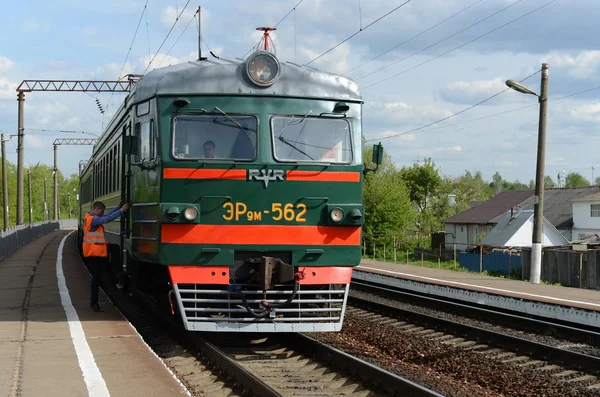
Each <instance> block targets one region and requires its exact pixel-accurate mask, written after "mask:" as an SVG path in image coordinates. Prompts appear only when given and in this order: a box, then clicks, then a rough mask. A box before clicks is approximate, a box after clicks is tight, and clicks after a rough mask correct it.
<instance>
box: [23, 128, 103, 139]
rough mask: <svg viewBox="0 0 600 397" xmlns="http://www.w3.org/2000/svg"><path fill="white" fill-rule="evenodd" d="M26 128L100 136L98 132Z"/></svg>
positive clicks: (28, 129) (38, 129) (37, 129)
mask: <svg viewBox="0 0 600 397" xmlns="http://www.w3.org/2000/svg"><path fill="white" fill-rule="evenodd" d="M25 130H27V131H41V132H61V133H65V134H87V135H93V136H96V137H99V136H100V135H99V134H97V133H93V132H87V131H72V130H46V129H42V128H25Z"/></svg>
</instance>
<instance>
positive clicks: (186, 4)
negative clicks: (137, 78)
mask: <svg viewBox="0 0 600 397" xmlns="http://www.w3.org/2000/svg"><path fill="white" fill-rule="evenodd" d="M190 1H191V0H188V1H187V3H185V6H184V7H183V9H182V10H181V13H179V15H178V16H177V18H175V22H174V23H173V25H172V26H171V29H169V33H167V35H166V36H165V39H164V40H163V42H162V43H161V44H160V47H158V50H156V53H155V54H154V57H152V60H151V61H150V63H148V66H146V69H145V70H144V73H142V74H146V71H148V69H149V68H150V65H152V62H154V60H155V59H156V57H157V56H158V53H159V52H160V49H161V48H162V46H163V45H165V42H166V41H167V39H168V38H169V36H170V35H171V32H173V29H174V28H175V25H177V22H179V18H181V15H183V13H184V12H185V10H186V8H187V6H188V5H189V4H190Z"/></svg>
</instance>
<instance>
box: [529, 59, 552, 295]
mask: <svg viewBox="0 0 600 397" xmlns="http://www.w3.org/2000/svg"><path fill="white" fill-rule="evenodd" d="M541 80H542V81H541V92H540V96H539V97H538V98H539V103H540V121H539V127H538V147H537V166H536V180H535V198H534V205H533V212H534V218H533V239H532V247H531V273H530V282H532V283H534V284H539V282H540V277H541V274H542V241H543V240H542V230H543V224H544V221H543V219H544V166H545V160H546V115H547V110H548V64H547V63H543V64H542V78H541Z"/></svg>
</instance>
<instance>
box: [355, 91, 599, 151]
mask: <svg viewBox="0 0 600 397" xmlns="http://www.w3.org/2000/svg"><path fill="white" fill-rule="evenodd" d="M523 81H524V80H523ZM597 90H600V85H599V86H596V87H592V88H588V89H586V90H583V91H578V92H574V93H572V94H568V95H564V96H561V97H558V98H548V102H556V101H560V100H562V99H565V98H570V97H573V96H577V95H582V94H585V93H588V92H591V91H597ZM537 106H538V104H537V103H534V104H532V105H527V106H521V107H518V108H514V109H509V110H504V111H502V112H498V113H492V114H488V115H487V116H482V117H477V118H474V119H469V120H463V121H460V122H458V123H453V124H446V125H442V126H439V127H435V128H427V129H423V130H420V132H425V131H434V130H441V129H443V128H447V127H454V126H457V125H461V124H466V123H471V122H473V121H481V120H486V119H489V118H492V117H497V116H502V115H505V114H508V113H513V112H517V111H519V110H524V109H529V108H533V107H537ZM438 122H439V121H438ZM425 127H426V126H424V127H423V128H425ZM381 139H383V138H381ZM376 140H378V139H368V140H366V141H365V142H372V141H376Z"/></svg>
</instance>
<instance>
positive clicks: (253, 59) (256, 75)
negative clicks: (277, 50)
mask: <svg viewBox="0 0 600 397" xmlns="http://www.w3.org/2000/svg"><path fill="white" fill-rule="evenodd" d="M246 73H247V74H248V77H250V80H252V81H253V82H254V83H255V84H256V85H259V86H262V87H268V86H270V85H272V84H273V83H275V80H277V77H278V76H279V61H278V60H277V58H275V56H273V55H272V54H271V53H268V52H257V53H256V54H254V55H251V56H250V58H248V61H247V62H246Z"/></svg>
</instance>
